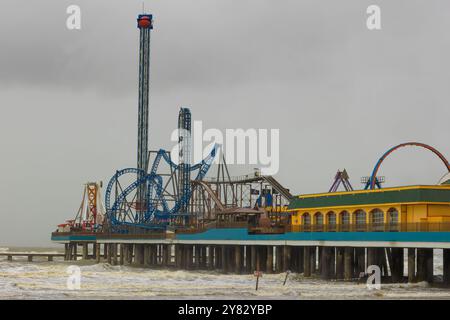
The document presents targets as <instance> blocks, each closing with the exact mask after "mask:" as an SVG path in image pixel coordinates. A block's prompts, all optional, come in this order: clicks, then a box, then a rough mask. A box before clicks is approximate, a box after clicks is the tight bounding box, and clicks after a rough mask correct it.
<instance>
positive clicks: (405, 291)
mask: <svg viewBox="0 0 450 320" xmlns="http://www.w3.org/2000/svg"><path fill="white" fill-rule="evenodd" d="M8 251H10V252H55V253H56V252H61V251H59V250H56V249H55V248H12V247H11V248H8V247H3V248H0V252H8ZM56 259H58V258H56ZM434 262H435V263H434V268H435V270H434V272H435V278H436V279H437V280H439V277H441V276H442V250H435V261H434ZM73 265H75V266H77V267H79V268H80V269H79V270H80V275H81V277H80V288H79V289H73V290H71V289H69V288H68V285H67V281H68V278H69V277H70V276H71V275H70V273H68V270H70V268H69V267H70V266H73ZM406 267H407V265H406V263H405V268H406ZM285 276H286V274H285V273H282V274H263V276H262V277H261V278H260V280H259V289H258V291H256V290H255V277H254V276H253V275H232V274H228V275H224V274H220V273H218V272H211V271H179V270H174V269H147V268H145V269H144V268H137V267H130V266H111V265H109V264H107V263H100V264H95V263H94V262H93V261H77V262H74V261H62V260H55V261H53V262H48V261H46V258H44V257H43V258H35V261H33V262H28V261H27V259H26V257H23V258H18V257H15V258H14V261H12V262H11V261H7V259H6V257H0V299H52V300H53V299H56V300H61V299H120V300H123V299H133V300H135V299H257V300H261V299H301V300H302V299H346V300H348V299H449V298H450V289H445V288H438V287H433V286H430V285H428V284H427V283H425V282H421V283H414V284H406V283H405V284H382V287H381V289H380V290H369V289H368V288H367V287H366V285H365V284H364V283H359V284H358V283H354V282H329V281H323V280H321V279H318V278H304V277H303V276H301V275H299V274H294V273H293V274H290V275H289V276H288V280H287V281H286V284H285V285H283V282H284V280H285Z"/></svg>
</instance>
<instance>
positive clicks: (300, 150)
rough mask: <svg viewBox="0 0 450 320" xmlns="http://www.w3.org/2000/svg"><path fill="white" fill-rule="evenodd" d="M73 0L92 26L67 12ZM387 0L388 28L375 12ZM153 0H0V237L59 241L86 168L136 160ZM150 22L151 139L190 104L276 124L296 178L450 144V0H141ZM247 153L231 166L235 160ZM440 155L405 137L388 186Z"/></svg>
mask: <svg viewBox="0 0 450 320" xmlns="http://www.w3.org/2000/svg"><path fill="white" fill-rule="evenodd" d="M70 4H78V5H80V7H81V10H82V30H80V31H69V30H67V29H66V27H65V21H66V18H67V14H66V8H67V6H68V5H70ZM370 4H377V5H379V6H380V7H381V21H382V22H381V24H382V30H380V31H369V30H368V29H367V28H366V24H365V23H366V17H367V15H366V13H365V11H366V8H367V7H368V5H370ZM141 6H142V1H99V0H95V1H92V0H90V1H75V0H73V1H61V0H58V1H56V0H54V1H47V0H46V1H39V2H35V1H33V2H28V1H27V2H26V1H17V0H2V1H1V4H0V26H1V28H0V105H1V109H0V110H1V117H0V146H1V159H0V163H1V169H2V171H3V173H2V175H1V178H0V180H1V182H0V200H1V201H0V205H1V211H0V217H1V223H0V245H2V244H4V245H8V244H9V245H31V246H32V245H48V244H49V243H50V241H49V237H50V232H51V231H52V230H54V229H55V226H56V225H57V224H58V223H61V222H63V221H64V220H65V219H67V218H71V217H73V216H74V215H75V213H76V210H77V209H78V206H79V204H80V201H81V192H82V185H83V183H85V182H86V181H98V180H103V181H108V180H109V178H110V177H111V176H112V175H113V174H114V171H115V170H116V169H119V168H122V167H130V166H134V165H135V162H136V151H135V150H136V136H137V129H136V123H137V67H138V66H137V51H138V36H139V34H138V30H137V29H136V20H135V19H136V14H137V13H139V12H140V10H141ZM145 6H146V9H148V11H150V12H151V13H153V14H154V25H155V28H154V30H153V32H152V44H151V45H152V48H151V50H152V56H151V97H150V148H152V149H158V148H160V147H165V148H170V146H171V144H170V137H169V134H170V132H171V131H172V130H173V129H174V127H175V125H176V121H177V115H178V109H179V107H180V106H189V107H190V108H191V110H192V113H193V118H194V119H197V120H202V121H203V122H204V127H205V128H219V129H225V128H267V129H270V128H279V129H280V139H281V143H280V153H281V155H280V157H281V169H280V172H279V174H278V175H277V176H276V177H277V178H278V179H279V181H280V182H281V183H282V184H284V185H285V186H286V187H288V188H290V189H291V190H292V191H293V192H294V193H312V192H322V191H327V190H328V188H329V186H330V184H331V182H332V178H333V176H334V174H335V172H336V170H337V169H338V168H341V169H342V168H344V167H345V168H346V169H347V170H348V172H349V174H350V177H351V181H352V183H353V185H354V187H357V188H360V187H361V185H360V184H359V179H360V177H361V176H365V175H368V174H369V173H370V172H371V170H372V168H373V166H374V164H375V162H376V160H377V159H378V158H379V157H380V156H381V154H382V153H383V152H384V151H385V150H387V149H388V148H389V147H391V146H393V145H396V144H398V143H401V142H405V141H409V140H417V141H420V142H424V143H428V144H430V145H432V146H434V147H436V148H437V149H439V150H440V151H441V152H442V153H443V154H444V155H446V156H448V157H450V146H449V144H448V138H449V133H450V126H449V121H448V119H449V115H450V108H449V107H448V103H449V100H450V90H449V89H448V87H449V80H450V60H449V59H448V57H449V56H450V37H448V30H449V29H450V19H449V15H450V2H448V1H445V0H442V1H411V0H408V1H380V0H377V1H361V0H354V1H334V0H327V1H324V0H320V1H317V0H315V1H303V0H295V1H289V0H283V1H274V0H271V1H262V0H253V1H251V0H245V1H242V0H241V1H237V0H220V1H219V0H217V1H211V0H196V1H193V0H179V1H178V0H177V1H175V0H164V1H162V0H161V1H145ZM239 169H240V168H237V170H235V172H239ZM444 173H445V171H444V166H443V165H442V164H441V163H440V161H439V160H438V159H437V158H436V157H435V156H434V155H432V154H431V153H429V152H427V151H425V150H417V149H414V148H406V149H403V150H401V151H398V152H397V153H394V154H393V155H392V156H391V157H390V158H388V160H387V161H386V162H385V163H384V165H383V167H382V168H381V172H380V174H381V175H385V176H386V177H387V183H386V186H395V185H405V184H417V183H422V184H434V183H436V181H437V180H439V178H440V177H441V176H442V175H443V174H444Z"/></svg>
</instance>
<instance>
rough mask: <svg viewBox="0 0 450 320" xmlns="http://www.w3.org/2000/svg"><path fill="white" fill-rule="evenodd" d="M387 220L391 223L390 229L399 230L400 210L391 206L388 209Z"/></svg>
mask: <svg viewBox="0 0 450 320" xmlns="http://www.w3.org/2000/svg"><path fill="white" fill-rule="evenodd" d="M387 220H388V223H389V230H390V231H399V230H398V229H399V225H398V223H399V221H398V211H397V209H395V208H390V209H389V210H388V211H387Z"/></svg>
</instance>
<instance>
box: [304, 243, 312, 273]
mask: <svg viewBox="0 0 450 320" xmlns="http://www.w3.org/2000/svg"><path fill="white" fill-rule="evenodd" d="M303 276H305V277H311V247H303Z"/></svg>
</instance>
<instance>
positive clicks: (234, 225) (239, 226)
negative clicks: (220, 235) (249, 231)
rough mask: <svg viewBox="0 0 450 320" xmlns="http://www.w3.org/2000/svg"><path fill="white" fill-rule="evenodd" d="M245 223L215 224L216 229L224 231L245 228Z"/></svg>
mask: <svg viewBox="0 0 450 320" xmlns="http://www.w3.org/2000/svg"><path fill="white" fill-rule="evenodd" d="M247 227H248V222H247V221H238V222H221V221H217V222H216V228H221V229H224V228H225V229H226V228H247Z"/></svg>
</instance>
